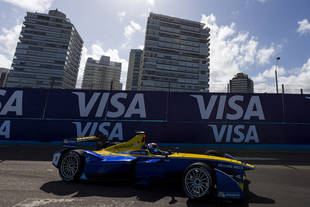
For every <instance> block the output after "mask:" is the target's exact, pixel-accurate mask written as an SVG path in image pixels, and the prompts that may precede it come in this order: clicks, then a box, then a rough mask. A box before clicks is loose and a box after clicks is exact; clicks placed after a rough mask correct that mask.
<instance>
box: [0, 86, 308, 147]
mask: <svg viewBox="0 0 310 207" xmlns="http://www.w3.org/2000/svg"><path fill="white" fill-rule="evenodd" d="M309 129H310V95H309V94H308V95H307V94H305V95H299V94H298V95H291V94H290V95H289V94H285V95H282V94H222V93H173V92H170V93H168V92H139V91H130V92H128V91H90V90H59V89H18V88H14V89H13V88H2V89H0V140H40V141H59V140H63V139H64V138H67V137H82V136H90V135H94V134H98V133H103V134H106V135H107V136H108V137H109V139H120V140H127V139H129V138H131V137H132V136H134V134H135V130H144V131H146V132H147V135H148V139H149V141H157V142H166V143H191V144H224V143H229V144H296V145H304V144H307V145H308V144H310V139H309V135H308V133H309V131H310V130H309ZM115 137H118V138H115Z"/></svg>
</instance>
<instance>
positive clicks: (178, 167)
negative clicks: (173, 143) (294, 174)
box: [53, 132, 254, 199]
mask: <svg viewBox="0 0 310 207" xmlns="http://www.w3.org/2000/svg"><path fill="white" fill-rule="evenodd" d="M89 140H94V141H96V142H97V146H99V148H101V149H98V150H94V151H91V150H84V149H76V147H75V146H76V144H77V143H78V142H81V141H89ZM65 144H66V146H65V148H64V149H62V150H60V151H58V152H56V153H55V154H54V156H53V165H54V166H55V167H57V168H58V169H59V174H60V176H61V178H62V179H63V180H64V181H76V180H89V179H97V178H117V177H119V178H124V177H128V178H132V179H134V181H135V182H136V183H137V184H149V183H152V182H154V181H158V180H160V179H163V178H167V177H169V176H171V177H176V176H180V178H181V179H180V181H182V184H183V189H184V192H185V194H186V195H187V196H188V197H189V198H191V199H200V198H203V197H206V196H209V195H216V196H217V197H221V198H237V199H239V198H244V196H245V195H244V182H245V171H246V170H252V169H254V166H253V165H250V164H247V163H244V162H241V161H239V160H236V159H234V158H233V157H232V156H230V155H227V154H225V155H224V156H215V155H214V154H212V153H211V154H190V153H180V152H170V151H163V150H160V149H159V148H158V146H157V145H156V144H155V143H149V144H148V145H146V135H145V133H143V132H138V133H137V135H136V136H135V137H133V138H132V139H130V140H129V141H127V142H123V143H107V142H106V141H105V139H104V137H98V136H92V137H83V138H76V139H71V140H70V139H69V140H65ZM105 145H108V146H105Z"/></svg>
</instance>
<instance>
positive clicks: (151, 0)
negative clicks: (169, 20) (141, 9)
mask: <svg viewBox="0 0 310 207" xmlns="http://www.w3.org/2000/svg"><path fill="white" fill-rule="evenodd" d="M146 2H147V3H148V4H149V5H151V6H154V4H155V0H146Z"/></svg>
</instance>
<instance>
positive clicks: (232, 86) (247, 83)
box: [229, 73, 254, 93]
mask: <svg viewBox="0 0 310 207" xmlns="http://www.w3.org/2000/svg"><path fill="white" fill-rule="evenodd" d="M229 91H230V93H254V84H253V81H252V80H251V79H250V78H249V77H248V74H245V73H237V74H236V75H235V76H234V77H233V79H231V80H230V81H229Z"/></svg>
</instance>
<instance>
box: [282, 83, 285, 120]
mask: <svg viewBox="0 0 310 207" xmlns="http://www.w3.org/2000/svg"><path fill="white" fill-rule="evenodd" d="M284 120H285V107H284V84H282V121H284Z"/></svg>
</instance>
